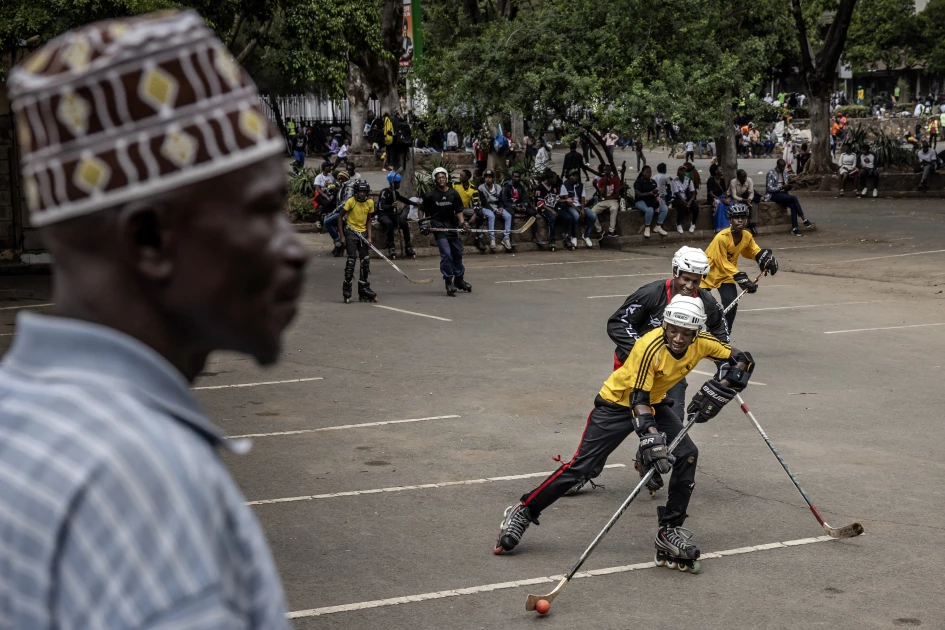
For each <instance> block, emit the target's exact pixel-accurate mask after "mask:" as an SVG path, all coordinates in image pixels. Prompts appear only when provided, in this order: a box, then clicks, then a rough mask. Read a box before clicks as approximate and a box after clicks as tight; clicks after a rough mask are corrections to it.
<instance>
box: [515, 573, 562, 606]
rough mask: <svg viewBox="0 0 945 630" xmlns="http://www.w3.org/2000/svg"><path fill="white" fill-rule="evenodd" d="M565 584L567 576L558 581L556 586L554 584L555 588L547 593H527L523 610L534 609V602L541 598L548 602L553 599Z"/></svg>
mask: <svg viewBox="0 0 945 630" xmlns="http://www.w3.org/2000/svg"><path fill="white" fill-rule="evenodd" d="M567 584H568V578H563V579H562V580H561V581H560V582H558V586H556V587H555V589H554V590H553V591H551V592H550V593H548V594H547V595H532V594H530V593H529V595H528V599H526V600H525V610H527V611H528V612H532V611H533V610H535V604H537V603H538V602H539V601H541V600H545V601H546V602H548V603H549V604H550V603H551V602H553V601H554V600H555V597H557V596H558V593H560V592H561V591H562V590H563V589H564V587H565V586H567Z"/></svg>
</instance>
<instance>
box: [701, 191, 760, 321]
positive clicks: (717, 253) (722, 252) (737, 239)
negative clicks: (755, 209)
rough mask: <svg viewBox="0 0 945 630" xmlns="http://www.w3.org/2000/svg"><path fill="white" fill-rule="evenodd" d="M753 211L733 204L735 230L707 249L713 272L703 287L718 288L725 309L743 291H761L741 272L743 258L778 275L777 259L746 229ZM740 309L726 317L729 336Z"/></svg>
mask: <svg viewBox="0 0 945 630" xmlns="http://www.w3.org/2000/svg"><path fill="white" fill-rule="evenodd" d="M750 211H751V209H750V208H749V207H748V205H747V204H744V203H733V204H732V205H731V206H729V208H728V219H729V221H730V222H731V224H732V225H731V227H727V228H725V229H724V230H722V231H720V232H719V233H718V234H716V235H715V238H713V239H712V242H711V243H709V246H708V247H706V248H705V255H706V256H708V258H709V267H710V268H711V270H710V271H709V275H708V276H706V278H705V279H704V280H703V281H702V284H701V285H700V286H701V288H703V289H718V292H719V297H721V298H722V306H723V308H724V307H727V306H728V305H729V304H731V303H732V302H733V301H735V297H736V296H737V295H738V290H739V288H741V289H743V290H747V291H748V292H749V293H754V292H755V291H757V290H758V285H757V284H755V283H754V282H752V281H751V279H750V278H749V277H748V274H747V273H745V272H744V271H739V270H738V259H739V257H742V258H748V259H750V260H754V261H755V262H757V263H758V266H759V267H760V268H761V271H766V272H768V273H770V274H771V275H772V276H773V275H774V274H776V273H777V272H778V261H777V260H775V259H774V254H772V253H771V250H770V249H761V248H760V247H758V244H757V243H756V242H755V238H754V237H753V236H752V235H751V232H749V231H748V230H746V229H745V226H746V225H747V224H748V215H749V213H750ZM737 310H738V305H737V304H736V305H735V306H733V307H732V309H731V310H730V311H729V312H728V313H726V314H725V320H726V321H727V322H728V330H729V334H731V332H732V325H733V324H734V323H735V312H736V311H737Z"/></svg>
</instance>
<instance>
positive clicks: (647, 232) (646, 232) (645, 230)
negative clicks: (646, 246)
mask: <svg viewBox="0 0 945 630" xmlns="http://www.w3.org/2000/svg"><path fill="white" fill-rule="evenodd" d="M643 238H650V226H649V225H648V226H646V227H645V228H643Z"/></svg>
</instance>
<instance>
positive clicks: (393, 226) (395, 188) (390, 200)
mask: <svg viewBox="0 0 945 630" xmlns="http://www.w3.org/2000/svg"><path fill="white" fill-rule="evenodd" d="M402 180H403V175H401V174H400V173H397V172H391V173H388V174H387V183H388V184H390V185H389V186H388V187H387V188H385V189H384V190H382V191H381V193H380V195H378V197H377V205H378V212H377V220H378V222H379V223H380V224H381V225H383V226H384V229H385V230H386V231H387V256H388V257H389V258H390V259H391V260H394V259H396V258H397V249H396V248H395V247H394V232H396V231H397V230H398V229H399V230H400V232H401V234H403V237H404V256H406V257H407V258H413V257H414V256H416V253H415V252H414V251H413V247H411V246H410V226H408V225H407V221H406V220H405V219H404V218H403V217H402V216H401V215H400V210H398V208H397V206H396V202H398V201H399V202H400V203H402V204H405V205H415V204H414V202H412V201H410V199H408V198H407V197H404V196H403V195H401V194H400V182H401V181H402Z"/></svg>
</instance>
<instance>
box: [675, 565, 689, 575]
mask: <svg viewBox="0 0 945 630" xmlns="http://www.w3.org/2000/svg"><path fill="white" fill-rule="evenodd" d="M676 568H677V569H679V570H680V571H682V572H683V573H685V572H686V571H688V570H689V565H687V564H686V563H685V562H680V563H679V564H677V565H676Z"/></svg>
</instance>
